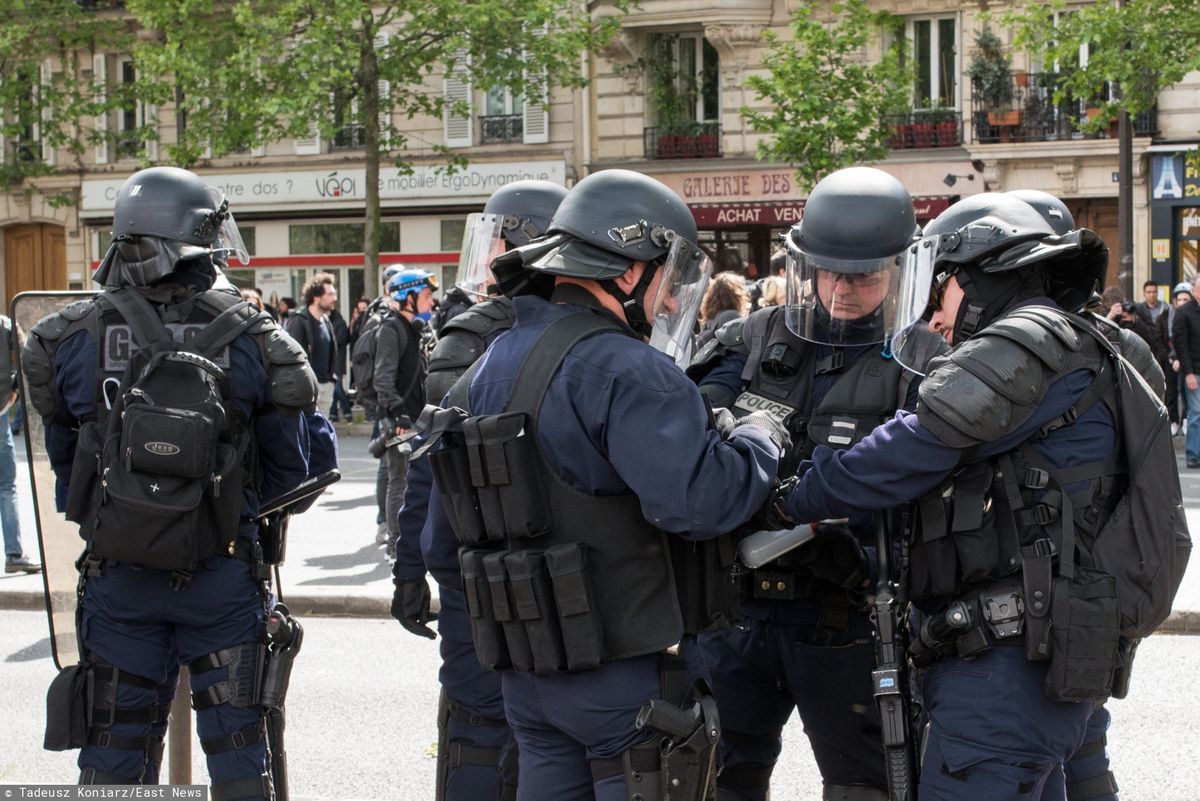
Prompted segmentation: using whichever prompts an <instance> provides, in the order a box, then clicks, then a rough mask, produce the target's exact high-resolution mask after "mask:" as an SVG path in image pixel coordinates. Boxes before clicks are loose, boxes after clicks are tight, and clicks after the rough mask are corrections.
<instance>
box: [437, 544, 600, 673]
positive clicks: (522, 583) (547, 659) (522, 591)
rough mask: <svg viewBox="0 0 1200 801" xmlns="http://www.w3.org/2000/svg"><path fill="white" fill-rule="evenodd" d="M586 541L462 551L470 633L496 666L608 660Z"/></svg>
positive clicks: (535, 668)
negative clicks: (526, 547)
mask: <svg viewBox="0 0 1200 801" xmlns="http://www.w3.org/2000/svg"><path fill="white" fill-rule="evenodd" d="M587 556H588V551H587V546H586V545H583V544H580V543H567V544H562V545H553V546H551V547H549V548H546V549H544V550H534V549H525V550H484V549H479V548H463V549H462V550H461V551H460V552H459V565H460V567H461V569H462V580H463V589H464V590H465V591H466V597H467V613H468V614H469V616H470V619H471V636H472V639H474V641H475V652H476V654H477V655H478V657H479V661H480V663H481V664H482V665H483V666H484V667H485V668H488V669H489V670H504V669H509V668H511V669H513V670H520V671H524V672H532V673H559V672H562V671H571V672H574V671H580V670H591V669H593V668H596V667H598V666H599V665H600V664H601V663H602V662H605V661H607V659H608V658H609V656H610V655H609V654H608V652H607V651H606V649H605V643H604V628H603V625H602V621H601V618H600V610H599V607H598V605H597V603H596V597H595V593H594V591H593V588H592V585H591V581H590V577H589V574H588V564H587V562H588V559H587Z"/></svg>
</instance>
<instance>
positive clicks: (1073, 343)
mask: <svg viewBox="0 0 1200 801" xmlns="http://www.w3.org/2000/svg"><path fill="white" fill-rule="evenodd" d="M980 333H981V334H990V335H992V336H1001V337H1005V338H1007V339H1010V340H1012V341H1013V342H1016V343H1017V344H1019V345H1022V346H1023V347H1025V348H1026V349H1027V350H1030V351H1032V352H1033V353H1034V354H1035V355H1036V356H1037V357H1038V358H1039V359H1041V360H1042V361H1043V362H1045V363H1046V366H1047V367H1049V368H1050V369H1052V370H1059V369H1061V368H1062V366H1063V361H1064V360H1065V359H1066V356H1067V352H1068V351H1069V352H1075V351H1077V350H1079V348H1080V347H1081V346H1082V340H1081V339H1080V337H1079V332H1078V331H1076V330H1075V329H1074V328H1073V327H1072V326H1071V323H1070V322H1068V321H1067V320H1066V319H1065V318H1064V317H1063V315H1062V314H1061V313H1058V312H1054V311H1053V310H1050V309H1043V308H1040V307H1036V306H1031V307H1026V308H1024V309H1017V310H1016V311H1014V312H1013V313H1012V314H1009V315H1007V316H1006V317H1004V318H1002V319H1000V320H997V321H996V322H995V323H993V324H992V325H990V326H988V327H987V328H986V329H984V331H982V332H980Z"/></svg>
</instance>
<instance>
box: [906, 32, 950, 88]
mask: <svg viewBox="0 0 1200 801" xmlns="http://www.w3.org/2000/svg"><path fill="white" fill-rule="evenodd" d="M905 33H906V35H907V37H908V42H909V46H910V48H911V51H912V58H913V64H914V66H915V70H916V76H915V79H914V84H913V108H932V107H935V106H940V107H943V108H954V107H957V105H958V20H957V19H956V18H955V17H934V18H927V19H909V20H908V21H907V23H906V25H905Z"/></svg>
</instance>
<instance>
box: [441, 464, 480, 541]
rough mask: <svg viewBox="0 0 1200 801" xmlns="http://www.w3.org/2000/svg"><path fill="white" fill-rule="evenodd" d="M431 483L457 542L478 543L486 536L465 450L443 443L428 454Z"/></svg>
mask: <svg viewBox="0 0 1200 801" xmlns="http://www.w3.org/2000/svg"><path fill="white" fill-rule="evenodd" d="M429 468H430V470H431V471H432V472H433V483H434V484H436V485H437V488H438V492H439V493H441V496H442V508H443V509H445V511H446V517H447V518H449V521H450V527H451V528H452V529H454V534H455V536H456V537H457V538H458V542H459V544H460V545H478V544H480V543H481V542H483V541H484V540H485V539H486V538H487V532H486V530H485V529H484V525H483V516H482V515H481V514H480V512H479V500H478V498H476V496H475V488H474V487H472V486H471V466H470V460H469V459H468V457H467V449H466V448H464V447H462V446H461V445H454V444H449V443H447V445H446V447H443V448H442V449H441V450H437V451H433V452H431V453H430V454H429Z"/></svg>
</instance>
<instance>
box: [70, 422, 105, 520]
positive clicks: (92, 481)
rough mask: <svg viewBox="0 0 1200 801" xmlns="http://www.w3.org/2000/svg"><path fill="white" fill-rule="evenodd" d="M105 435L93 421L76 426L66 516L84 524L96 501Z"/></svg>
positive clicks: (94, 509) (89, 517)
mask: <svg viewBox="0 0 1200 801" xmlns="http://www.w3.org/2000/svg"><path fill="white" fill-rule="evenodd" d="M103 452H104V435H103V433H102V432H101V431H100V426H99V424H98V423H96V422H95V421H94V420H89V421H88V422H86V423H84V424H83V425H81V426H80V427H79V436H78V438H77V439H76V444H75V456H74V459H73V461H72V462H71V484H70V486H69V487H67V504H66V508H65V512H66V518H67V519H68V520H70V521H71V522H72V523H79V524H80V525H83V524H85V523H88V522H90V521H91V519H92V517H93V516H94V515H95V512H96V507H97V505H98V503H99V500H98V497H97V493H98V492H99V490H100V456H101V454H102V453H103Z"/></svg>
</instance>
